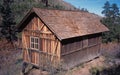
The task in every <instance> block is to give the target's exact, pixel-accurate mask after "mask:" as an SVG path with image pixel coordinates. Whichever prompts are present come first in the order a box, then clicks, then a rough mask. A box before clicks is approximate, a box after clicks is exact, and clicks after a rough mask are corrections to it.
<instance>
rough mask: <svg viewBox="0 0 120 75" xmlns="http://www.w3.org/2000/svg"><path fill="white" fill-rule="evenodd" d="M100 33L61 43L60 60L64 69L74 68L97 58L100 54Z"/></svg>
mask: <svg viewBox="0 0 120 75" xmlns="http://www.w3.org/2000/svg"><path fill="white" fill-rule="evenodd" d="M100 46H101V33H99V34H93V35H87V36H82V37H76V38H71V39H66V40H63V41H62V50H61V59H62V60H63V63H64V68H66V69H67V68H70V67H74V66H75V64H76V65H77V64H80V63H83V62H85V61H88V60H91V59H93V58H95V57H97V56H98V55H99V53H100Z"/></svg>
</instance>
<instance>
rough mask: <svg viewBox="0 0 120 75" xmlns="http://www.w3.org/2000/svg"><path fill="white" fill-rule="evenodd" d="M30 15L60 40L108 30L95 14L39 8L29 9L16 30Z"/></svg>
mask: <svg viewBox="0 0 120 75" xmlns="http://www.w3.org/2000/svg"><path fill="white" fill-rule="evenodd" d="M31 13H35V14H36V15H37V16H38V17H39V18H41V20H42V21H43V22H44V23H45V25H47V26H48V27H49V29H51V31H52V32H53V33H54V34H55V35H56V36H57V37H58V38H59V39H60V40H62V39H67V38H72V37H78V36H84V35H89V34H95V33H100V32H104V31H108V28H107V27H105V26H104V25H103V24H101V22H100V17H99V16H97V15H95V14H91V13H88V12H82V11H63V10H50V9H40V8H33V9H31V11H30V12H29V13H28V14H27V15H26V17H25V18H24V19H23V21H21V23H20V24H19V25H18V28H20V27H22V25H23V23H24V22H25V20H26V19H28V17H29V16H30V14H31Z"/></svg>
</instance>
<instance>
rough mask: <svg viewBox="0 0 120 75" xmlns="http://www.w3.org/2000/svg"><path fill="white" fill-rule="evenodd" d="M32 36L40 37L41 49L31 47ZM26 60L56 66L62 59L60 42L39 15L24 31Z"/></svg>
mask: <svg viewBox="0 0 120 75" xmlns="http://www.w3.org/2000/svg"><path fill="white" fill-rule="evenodd" d="M30 37H38V40H39V47H38V48H39V49H38V50H36V49H31V47H30ZM22 45H23V59H24V62H27V63H31V64H34V65H36V66H39V67H42V68H45V67H47V66H48V65H49V66H55V65H57V63H58V62H59V60H60V42H59V40H58V39H57V38H56V37H55V36H54V34H53V33H52V32H51V31H50V30H49V29H48V27H47V26H46V25H44V23H42V21H41V20H40V19H39V18H38V17H37V16H35V17H33V18H32V20H31V21H30V22H29V23H28V25H27V26H26V27H25V28H24V30H23V31H22Z"/></svg>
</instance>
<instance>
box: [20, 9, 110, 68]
mask: <svg viewBox="0 0 120 75" xmlns="http://www.w3.org/2000/svg"><path fill="white" fill-rule="evenodd" d="M18 30H19V32H22V45H23V59H24V62H26V63H29V64H33V65H36V66H39V67H41V68H48V67H49V68H50V67H51V66H54V67H56V66H58V65H59V64H62V67H64V68H65V69H69V68H71V67H74V66H76V65H78V64H80V63H84V62H86V61H89V60H92V59H94V58H96V57H98V56H99V55H100V50H101V35H102V32H105V31H108V28H106V27H105V26H104V25H102V24H101V23H100V17H99V16H97V15H95V14H91V13H88V12H82V11H66V10H50V9H40V8H33V9H31V10H30V11H29V12H28V14H27V15H26V16H25V17H24V18H23V20H22V21H21V22H20V24H19V25H18Z"/></svg>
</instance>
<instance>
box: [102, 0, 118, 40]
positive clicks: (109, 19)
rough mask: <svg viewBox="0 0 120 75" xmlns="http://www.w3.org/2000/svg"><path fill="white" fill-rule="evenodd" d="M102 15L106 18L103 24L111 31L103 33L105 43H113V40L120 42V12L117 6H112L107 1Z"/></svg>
mask: <svg viewBox="0 0 120 75" xmlns="http://www.w3.org/2000/svg"><path fill="white" fill-rule="evenodd" d="M103 9H104V10H103V11H102V14H104V18H103V19H102V23H103V24H104V25H106V26H107V27H108V28H109V29H110V31H109V32H105V33H103V39H104V41H105V42H111V41H113V40H119V38H120V31H119V30H120V29H119V28H120V22H119V20H120V12H119V8H118V6H117V4H112V5H110V3H109V2H108V1H107V2H106V3H105V5H104V7H103Z"/></svg>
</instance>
